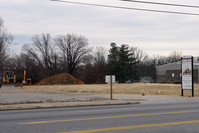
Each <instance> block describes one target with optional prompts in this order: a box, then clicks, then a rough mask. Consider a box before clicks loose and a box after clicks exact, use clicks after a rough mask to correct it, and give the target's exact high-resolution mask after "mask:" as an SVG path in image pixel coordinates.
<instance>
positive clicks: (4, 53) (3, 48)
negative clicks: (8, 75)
mask: <svg viewBox="0 0 199 133" xmlns="http://www.w3.org/2000/svg"><path fill="white" fill-rule="evenodd" d="M12 41H13V36H12V35H11V34H9V33H8V32H7V30H6V29H5V28H4V26H3V20H2V19H1V18H0V73H1V72H2V71H3V70H4V67H5V61H6V59H7V58H8V46H9V45H10V44H11V43H12Z"/></svg>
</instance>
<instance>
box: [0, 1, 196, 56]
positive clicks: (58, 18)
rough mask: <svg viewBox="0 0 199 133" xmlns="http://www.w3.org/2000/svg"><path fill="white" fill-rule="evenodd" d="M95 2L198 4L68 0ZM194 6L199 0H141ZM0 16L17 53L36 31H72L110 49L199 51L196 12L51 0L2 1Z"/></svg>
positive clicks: (163, 52)
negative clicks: (151, 10)
mask: <svg viewBox="0 0 199 133" xmlns="http://www.w3.org/2000/svg"><path fill="white" fill-rule="evenodd" d="M71 1H76V2H85V3H93V4H103V5H111V6H123V7H131V8H147V9H153V10H167V11H177V12H191V13H199V8H195V9H194V8H185V7H171V6H161V5H149V4H141V3H133V2H124V1H119V0H84V1H82V0H71ZM142 1H154V2H166V3H176V4H187V5H198V6H199V1H198V0H142ZM0 17H1V18H2V19H3V20H4V26H5V28H7V30H8V32H9V33H11V34H12V35H13V36H14V38H15V39H14V44H15V45H12V46H11V49H12V50H13V51H14V52H16V53H20V51H21V47H22V46H23V45H24V44H31V41H32V40H31V39H32V37H33V36H35V35H41V34H42V33H50V35H51V36H52V37H56V36H57V35H65V34H68V33H75V34H77V35H83V36H85V37H86V38H87V39H88V41H89V46H90V47H96V46H98V47H99V46H101V47H105V48H106V49H109V48H110V43H112V42H115V43H116V44H117V45H118V46H119V45H121V44H128V45H129V46H130V47H138V48H140V49H141V50H143V51H144V52H146V53H147V54H149V55H151V56H152V55H154V54H155V55H169V54H170V53H171V52H173V51H178V52H182V54H183V55H193V56H199V16H190V15H177V14H165V13H155V12H144V11H136V10H125V9H114V8H106V7H95V6H86V5H77V4H69V3H63V2H54V1H50V0H0Z"/></svg>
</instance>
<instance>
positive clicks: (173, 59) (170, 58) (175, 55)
mask: <svg viewBox="0 0 199 133" xmlns="http://www.w3.org/2000/svg"><path fill="white" fill-rule="evenodd" d="M181 57H182V52H177V51H173V52H172V53H170V54H169V56H167V57H166V62H167V63H173V62H177V61H180V60H181Z"/></svg>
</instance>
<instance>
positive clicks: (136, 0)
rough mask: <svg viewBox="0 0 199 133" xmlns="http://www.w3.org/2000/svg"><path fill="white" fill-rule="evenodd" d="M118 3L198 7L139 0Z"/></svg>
mask: <svg viewBox="0 0 199 133" xmlns="http://www.w3.org/2000/svg"><path fill="white" fill-rule="evenodd" d="M120 1H126V2H135V3H144V4H153V5H164V6H178V7H191V8H199V6H194V5H182V4H174V3H161V2H152V1H141V0H120Z"/></svg>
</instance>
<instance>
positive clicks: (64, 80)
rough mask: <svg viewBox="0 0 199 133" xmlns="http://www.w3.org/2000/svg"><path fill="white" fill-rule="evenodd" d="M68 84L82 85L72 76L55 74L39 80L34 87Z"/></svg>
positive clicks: (81, 82)
mask: <svg viewBox="0 0 199 133" xmlns="http://www.w3.org/2000/svg"><path fill="white" fill-rule="evenodd" d="M68 84H84V82H83V81H81V80H80V79H76V78H75V77H74V76H72V75H70V74H68V73H60V74H55V75H52V76H50V77H47V78H45V79H43V80H41V81H40V82H39V83H37V84H36V85H68Z"/></svg>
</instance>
